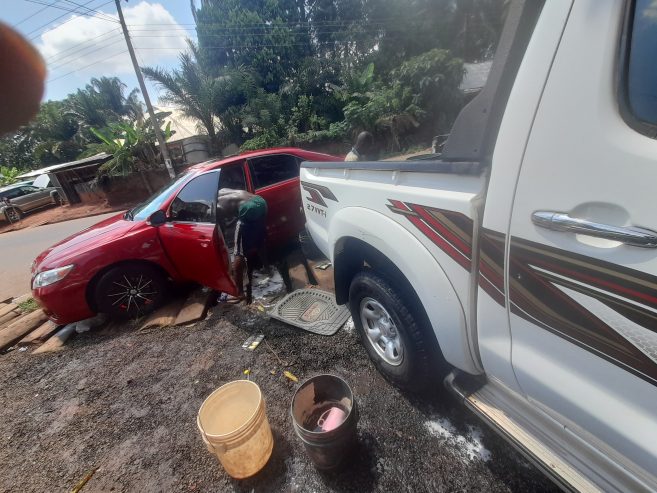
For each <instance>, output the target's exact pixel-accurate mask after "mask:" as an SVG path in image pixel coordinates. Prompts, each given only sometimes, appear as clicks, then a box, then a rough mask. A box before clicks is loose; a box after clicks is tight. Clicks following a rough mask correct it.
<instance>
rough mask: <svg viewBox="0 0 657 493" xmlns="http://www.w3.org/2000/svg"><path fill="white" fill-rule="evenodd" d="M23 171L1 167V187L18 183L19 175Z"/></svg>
mask: <svg viewBox="0 0 657 493" xmlns="http://www.w3.org/2000/svg"><path fill="white" fill-rule="evenodd" d="M20 174H21V170H19V169H18V168H9V167H8V166H0V187H4V186H6V185H11V184H12V183H16V182H17V181H18V175H20Z"/></svg>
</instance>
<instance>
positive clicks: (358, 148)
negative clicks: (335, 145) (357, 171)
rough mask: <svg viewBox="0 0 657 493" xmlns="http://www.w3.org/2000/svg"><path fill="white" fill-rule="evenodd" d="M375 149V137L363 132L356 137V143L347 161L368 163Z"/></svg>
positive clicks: (346, 158)
mask: <svg viewBox="0 0 657 493" xmlns="http://www.w3.org/2000/svg"><path fill="white" fill-rule="evenodd" d="M373 149H374V137H373V136H372V134H371V133H369V132H361V133H359V134H358V137H356V143H355V144H354V147H352V148H351V151H349V154H347V156H346V157H345V158H344V160H345V161H367V159H368V157H369V156H370V154H371V153H372V150H373Z"/></svg>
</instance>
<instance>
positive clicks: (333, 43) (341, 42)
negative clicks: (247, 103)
mask: <svg viewBox="0 0 657 493" xmlns="http://www.w3.org/2000/svg"><path fill="white" fill-rule="evenodd" d="M350 42H355V41H346V40H336V41H319V42H315V43H313V45H314V46H316V45H332V46H335V45H336V44H347V43H350ZM308 45H309V44H308V43H285V44H256V45H248V46H246V45H227V46H204V47H203V48H207V49H211V50H233V49H256V48H292V47H294V46H308ZM139 49H140V50H161V51H171V50H178V51H180V48H174V47H170V48H167V47H158V46H153V47H145V48H139Z"/></svg>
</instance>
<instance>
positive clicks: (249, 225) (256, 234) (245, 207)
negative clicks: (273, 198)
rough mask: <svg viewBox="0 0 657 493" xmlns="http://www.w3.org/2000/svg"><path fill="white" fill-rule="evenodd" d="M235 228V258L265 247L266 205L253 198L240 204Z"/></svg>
mask: <svg viewBox="0 0 657 493" xmlns="http://www.w3.org/2000/svg"><path fill="white" fill-rule="evenodd" d="M238 217H239V219H238V221H237V226H236V227H235V250H234V252H233V253H234V255H236V256H250V255H253V254H255V253H257V252H258V251H259V250H261V249H262V248H263V247H264V246H265V241H266V239H267V203H266V202H265V200H264V199H263V198H262V197H259V196H255V197H253V198H252V199H251V200H249V201H248V202H246V203H244V204H242V205H241V206H240V209H239V215H238Z"/></svg>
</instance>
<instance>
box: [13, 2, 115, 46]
mask: <svg viewBox="0 0 657 493" xmlns="http://www.w3.org/2000/svg"><path fill="white" fill-rule="evenodd" d="M95 1H96V0H89V1H88V2H87V3H85V4H84V5H89V4H90V3H92V2H95ZM110 3H112V0H108V1H107V2H105V3H103V4H101V5H99V6H98V7H96V8H97V9H99V8H101V7H104V6H105V5H107V4H110ZM73 13H77V11H75V10H74V11H73ZM66 15H67V14H66V13H64V14H62V15H59V16H57V17H55V18H54V19H51V20H50V21H48V22H46V23H45V24H43V25H41V26H39V27H37V28H36V29H33V30H32V31H30V32H29V33H27V34H26V36H30V35H31V34H34V33H35V32H37V31H41V29H43V28H44V27H46V26H49V25H50V24H52V23H53V22H55V21H57V20H59V19H61V18H62V17H66ZM73 19H75V17H71V18H70V19H68V20H66V21H64V22H62V23H61V24H58V25H56V26H53V27H51V28H50V29H46V30H45V31H43V32H41V33H39V34H36V35H35V36H32V37H31V38H29V39H30V41H33V40H35V39H36V38H38V37H39V36H43V35H44V34H45V33H47V32H49V31H52V30H53V29H55V28H57V27H61V26H63V25H64V24H67V23H69V22H71V21H72V20H73Z"/></svg>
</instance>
